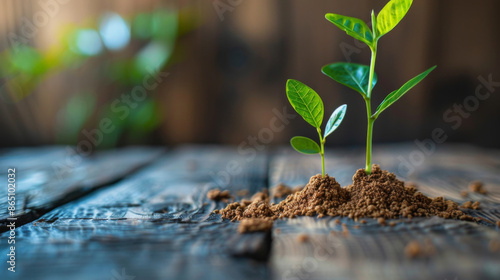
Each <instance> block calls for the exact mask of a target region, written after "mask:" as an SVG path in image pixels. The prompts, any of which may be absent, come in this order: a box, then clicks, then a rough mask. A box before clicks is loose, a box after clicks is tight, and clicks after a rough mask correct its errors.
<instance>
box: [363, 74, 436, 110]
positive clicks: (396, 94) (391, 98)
mask: <svg viewBox="0 0 500 280" xmlns="http://www.w3.org/2000/svg"><path fill="white" fill-rule="evenodd" d="M435 68H436V66H432V67H431V68H429V69H427V70H426V71H425V72H423V73H421V74H419V75H418V76H416V77H414V78H412V79H411V80H409V81H408V82H406V83H405V84H404V85H403V86H402V87H401V88H400V89H398V90H395V91H393V92H391V93H390V94H389V95H387V97H386V98H385V99H384V101H382V103H380V105H379V106H378V107H377V112H376V113H375V114H373V117H375V118H377V117H378V116H379V115H380V113H382V112H383V111H384V110H385V109H387V108H388V107H389V106H391V105H392V104H393V103H394V102H396V101H398V99H399V98H401V96H403V95H404V94H405V93H407V92H408V91H409V90H410V89H411V88H412V87H414V86H416V85H417V84H418V83H420V81H422V80H423V79H424V78H425V77H427V75H429V73H430V72H432V70H434V69H435Z"/></svg>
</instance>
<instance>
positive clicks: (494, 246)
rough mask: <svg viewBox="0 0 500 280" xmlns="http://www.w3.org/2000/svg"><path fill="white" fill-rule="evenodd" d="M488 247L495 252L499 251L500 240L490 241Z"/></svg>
mask: <svg viewBox="0 0 500 280" xmlns="http://www.w3.org/2000/svg"><path fill="white" fill-rule="evenodd" d="M488 249H489V250H490V252H493V253H494V252H498V250H500V242H498V240H496V239H492V240H490V242H489V243H488Z"/></svg>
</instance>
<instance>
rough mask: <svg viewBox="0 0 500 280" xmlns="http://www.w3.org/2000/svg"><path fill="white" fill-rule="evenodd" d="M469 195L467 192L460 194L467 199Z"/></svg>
mask: <svg viewBox="0 0 500 280" xmlns="http://www.w3.org/2000/svg"><path fill="white" fill-rule="evenodd" d="M468 195H469V193H468V192H467V191H461V192H460V196H462V197H467V196H468Z"/></svg>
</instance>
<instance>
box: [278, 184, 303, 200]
mask: <svg viewBox="0 0 500 280" xmlns="http://www.w3.org/2000/svg"><path fill="white" fill-rule="evenodd" d="M303 188H304V187H302V186H297V187H294V188H290V187H289V186H287V185H285V184H282V183H280V184H278V185H277V186H276V187H274V188H273V189H272V194H273V197H277V198H281V197H284V196H287V195H291V194H294V193H296V192H300V191H301V190H302V189H303Z"/></svg>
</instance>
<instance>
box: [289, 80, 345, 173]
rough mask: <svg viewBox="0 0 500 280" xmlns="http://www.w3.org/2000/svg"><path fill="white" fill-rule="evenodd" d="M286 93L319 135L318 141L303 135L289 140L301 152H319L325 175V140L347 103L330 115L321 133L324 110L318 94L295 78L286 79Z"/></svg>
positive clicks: (296, 109)
mask: <svg viewBox="0 0 500 280" xmlns="http://www.w3.org/2000/svg"><path fill="white" fill-rule="evenodd" d="M286 95H287V97H288V100H289V101H290V104H291V105H292V107H293V108H294V109H295V111H297V113H298V114H299V115H301V116H302V118H304V120H305V121H306V122H308V123H309V124H310V125H312V126H313V127H315V128H316V130H317V131H318V135H319V143H320V145H318V143H316V142H315V141H314V140H312V139H310V138H307V137H303V136H295V137H293V138H292V139H291V140H290V144H291V145H292V147H293V148H294V149H295V150H297V151H298V152H300V153H303V154H308V155H311V154H320V155H321V164H322V175H323V177H325V140H326V137H327V136H328V135H330V134H331V133H332V132H333V131H335V129H337V127H338V126H339V125H340V123H342V120H343V119H344V116H345V112H346V109H347V105H342V106H340V107H338V108H337V109H336V110H335V111H334V112H333V113H332V115H331V116H330V119H329V120H328V122H327V123H326V127H325V132H324V134H323V135H321V125H322V123H323V116H324V114H325V110H324V107H323V101H322V100H321V98H320V97H319V95H318V94H317V93H316V92H315V91H314V90H313V89H311V88H310V87H308V86H306V85H305V84H303V83H301V82H299V81H297V80H292V79H290V80H288V82H287V83H286Z"/></svg>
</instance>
